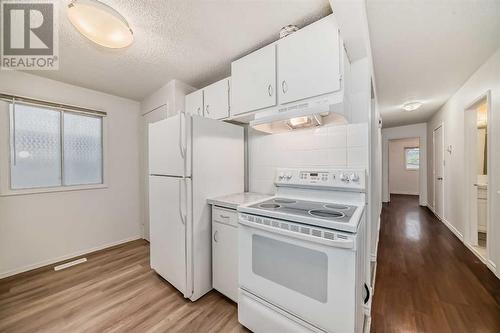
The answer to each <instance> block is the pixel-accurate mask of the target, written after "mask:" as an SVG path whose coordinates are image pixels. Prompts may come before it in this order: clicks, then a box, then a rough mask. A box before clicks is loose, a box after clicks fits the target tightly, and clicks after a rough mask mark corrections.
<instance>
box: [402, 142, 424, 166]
mask: <svg viewBox="0 0 500 333" xmlns="http://www.w3.org/2000/svg"><path fill="white" fill-rule="evenodd" d="M413 149H418V167H417V168H408V155H407V152H408V150H413ZM404 164H405V170H406V171H419V170H420V147H419V146H415V147H405V148H404Z"/></svg>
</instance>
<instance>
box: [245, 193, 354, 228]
mask: <svg viewBox="0 0 500 333" xmlns="http://www.w3.org/2000/svg"><path fill="white" fill-rule="evenodd" d="M248 207H249V208H253V209H258V210H262V211H263V212H262V213H265V212H272V213H280V214H286V215H288V216H290V215H292V216H297V217H307V218H315V219H321V220H328V221H333V222H343V223H348V222H349V221H350V219H351V217H352V215H353V214H354V212H355V211H356V208H357V207H356V206H350V205H344V204H337V203H327V202H317V201H306V200H296V199H289V198H279V197H278V198H273V199H269V200H266V201H262V202H258V203H256V204H253V205H250V206H248ZM273 215H274V214H273Z"/></svg>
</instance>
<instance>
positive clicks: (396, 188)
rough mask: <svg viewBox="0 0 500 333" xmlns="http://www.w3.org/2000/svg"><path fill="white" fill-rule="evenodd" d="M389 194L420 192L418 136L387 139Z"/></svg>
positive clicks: (413, 193)
mask: <svg viewBox="0 0 500 333" xmlns="http://www.w3.org/2000/svg"><path fill="white" fill-rule="evenodd" d="M388 165H389V194H391V195H392V194H403V195H419V194H420V184H419V183H420V138H418V137H416V138H404V139H393V140H389V163H388Z"/></svg>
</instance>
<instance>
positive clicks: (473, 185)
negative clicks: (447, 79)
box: [464, 95, 491, 261]
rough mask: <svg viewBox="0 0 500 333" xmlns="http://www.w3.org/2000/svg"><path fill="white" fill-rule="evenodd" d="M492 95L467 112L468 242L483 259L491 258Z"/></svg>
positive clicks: (466, 183) (479, 101) (486, 96)
mask: <svg viewBox="0 0 500 333" xmlns="http://www.w3.org/2000/svg"><path fill="white" fill-rule="evenodd" d="M488 119H489V98H488V95H485V96H483V97H482V98H480V99H479V100H478V101H477V102H475V103H473V104H472V106H471V107H469V108H468V109H467V110H466V111H465V156H466V158H465V172H466V174H465V177H464V179H465V189H466V202H465V206H466V209H467V212H468V214H467V216H468V219H467V222H468V224H469V225H468V226H467V229H466V231H467V234H466V241H467V242H468V244H469V245H470V246H471V247H472V249H473V250H474V252H475V253H476V254H477V255H478V256H479V257H480V258H481V259H483V261H487V259H488V258H489V254H488V245H489V241H488V236H489V234H490V233H489V230H490V221H491V220H490V218H489V216H490V214H489V191H488V183H489V181H488V180H489V172H488V168H489V165H490V162H489V159H490V154H489V150H490V142H489V141H490V140H489V136H488Z"/></svg>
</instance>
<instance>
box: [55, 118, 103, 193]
mask: <svg viewBox="0 0 500 333" xmlns="http://www.w3.org/2000/svg"><path fill="white" fill-rule="evenodd" d="M63 133H64V163H63V165H64V185H82V184H100V183H102V119H101V118H100V117H92V116H86V115H80V114H74V113H69V112H65V113H64V131H63Z"/></svg>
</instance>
